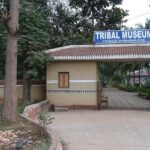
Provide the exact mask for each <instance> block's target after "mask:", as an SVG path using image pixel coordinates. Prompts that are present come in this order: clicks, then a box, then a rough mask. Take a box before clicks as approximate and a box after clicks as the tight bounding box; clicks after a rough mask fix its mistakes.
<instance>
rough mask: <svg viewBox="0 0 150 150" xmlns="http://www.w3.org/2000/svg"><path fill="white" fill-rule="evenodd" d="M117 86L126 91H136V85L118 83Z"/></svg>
mask: <svg viewBox="0 0 150 150" xmlns="http://www.w3.org/2000/svg"><path fill="white" fill-rule="evenodd" d="M118 88H119V89H120V90H123V91H127V92H136V91H137V90H138V88H137V87H134V86H131V85H125V84H120V85H118Z"/></svg>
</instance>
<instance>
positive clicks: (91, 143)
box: [49, 110, 150, 150]
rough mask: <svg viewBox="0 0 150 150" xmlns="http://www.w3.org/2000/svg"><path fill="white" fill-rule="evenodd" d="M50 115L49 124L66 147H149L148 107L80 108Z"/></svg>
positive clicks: (108, 149)
mask: <svg viewBox="0 0 150 150" xmlns="http://www.w3.org/2000/svg"><path fill="white" fill-rule="evenodd" d="M51 117H55V119H54V120H53V123H52V124H50V125H49V127H50V128H51V129H54V130H55V131H57V132H58V134H59V135H60V137H61V139H62V141H63V142H65V143H66V145H67V148H66V149H68V150H150V111H136V110H101V111H81V110H80V111H69V112H55V113H51Z"/></svg>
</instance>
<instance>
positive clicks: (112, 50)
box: [50, 46, 150, 56]
mask: <svg viewBox="0 0 150 150" xmlns="http://www.w3.org/2000/svg"><path fill="white" fill-rule="evenodd" d="M50 54H51V56H89V55H92V56H97V55H130V54H150V46H130V47H129V46H127V47H76V48H66V49H63V50H58V51H54V52H50Z"/></svg>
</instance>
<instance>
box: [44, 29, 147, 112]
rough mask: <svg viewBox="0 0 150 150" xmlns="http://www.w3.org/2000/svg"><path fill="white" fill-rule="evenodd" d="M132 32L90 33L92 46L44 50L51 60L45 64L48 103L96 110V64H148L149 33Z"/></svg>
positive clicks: (97, 75)
mask: <svg viewBox="0 0 150 150" xmlns="http://www.w3.org/2000/svg"><path fill="white" fill-rule="evenodd" d="M133 31H134V32H133ZM133 31H132V37H131V33H130V31H127V33H125V32H122V31H98V32H95V33H94V42H95V44H94V45H71V46H65V47H59V48H54V49H49V50H46V51H45V53H46V54H47V55H50V56H52V57H53V61H51V62H48V63H47V99H48V100H49V102H50V104H53V105H56V106H57V105H58V106H67V107H69V108H71V109H73V108H87V109H97V108H98V83H99V70H98V64H99V63H101V62H150V43H149V41H150V31H149V30H148V31H149V32H148V31H147V32H143V30H140V31H136V30H133ZM144 31H145V30H144ZM128 32H129V33H128ZM142 36H144V38H143V37H142ZM148 36H149V38H148ZM140 39H141V42H140ZM143 42H144V43H143Z"/></svg>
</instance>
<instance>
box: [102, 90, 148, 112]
mask: <svg viewBox="0 0 150 150" xmlns="http://www.w3.org/2000/svg"><path fill="white" fill-rule="evenodd" d="M103 91H104V94H105V95H107V96H108V97H109V100H108V105H109V107H111V108H142V109H144V108H146V109H147V108H149V109H150V100H145V99H143V98H140V97H139V96H138V94H137V93H135V92H125V91H121V90H119V89H116V88H104V89H103Z"/></svg>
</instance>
